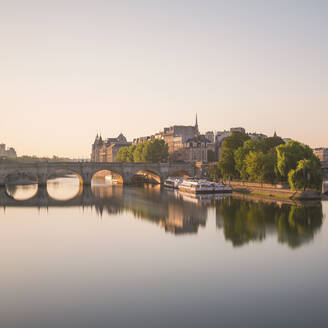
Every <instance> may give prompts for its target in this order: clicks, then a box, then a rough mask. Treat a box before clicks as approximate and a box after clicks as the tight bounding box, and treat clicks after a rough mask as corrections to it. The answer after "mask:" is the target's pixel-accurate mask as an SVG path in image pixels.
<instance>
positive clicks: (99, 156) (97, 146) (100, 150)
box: [91, 133, 131, 162]
mask: <svg viewBox="0 0 328 328" xmlns="http://www.w3.org/2000/svg"><path fill="white" fill-rule="evenodd" d="M130 145H131V142H127V140H126V138H125V136H124V135H123V134H122V133H121V134H120V135H119V136H118V137H117V138H107V139H106V140H103V139H102V137H101V136H98V134H97V136H96V139H95V141H94V143H93V144H92V150H91V162H115V159H116V156H117V153H118V151H119V149H120V148H122V147H127V146H130Z"/></svg>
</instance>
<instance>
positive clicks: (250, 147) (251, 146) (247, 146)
mask: <svg viewBox="0 0 328 328" xmlns="http://www.w3.org/2000/svg"><path fill="white" fill-rule="evenodd" d="M264 150H265V146H264V142H263V139H250V140H247V141H245V142H244V144H243V145H242V146H241V147H239V148H238V149H236V150H235V151H234V160H235V169H236V171H238V173H239V176H240V177H241V178H242V179H243V180H248V174H247V165H246V161H245V158H246V156H247V155H248V154H249V153H250V152H251V151H253V152H258V151H262V152H264Z"/></svg>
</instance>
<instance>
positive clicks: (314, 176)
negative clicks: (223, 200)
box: [209, 132, 322, 190]
mask: <svg viewBox="0 0 328 328" xmlns="http://www.w3.org/2000/svg"><path fill="white" fill-rule="evenodd" d="M209 175H210V177H211V178H212V179H218V178H219V177H223V178H225V179H236V180H244V181H252V182H259V183H287V182H288V183H289V185H290V187H291V188H292V189H293V190H301V189H303V190H305V189H307V188H311V189H317V190H321V185H322V175H321V163H320V160H319V159H318V157H317V156H315V155H314V153H313V151H312V149H311V148H310V147H309V146H307V145H304V144H302V143H300V142H297V141H294V140H291V141H288V142H287V143H285V142H284V141H283V140H282V139H281V138H280V137H270V138H265V139H251V138H250V137H249V136H248V135H246V134H245V133H241V132H233V133H232V134H231V136H229V137H227V138H225V140H224V141H223V144H222V152H221V154H220V160H219V162H218V164H217V165H212V166H210V168H209Z"/></svg>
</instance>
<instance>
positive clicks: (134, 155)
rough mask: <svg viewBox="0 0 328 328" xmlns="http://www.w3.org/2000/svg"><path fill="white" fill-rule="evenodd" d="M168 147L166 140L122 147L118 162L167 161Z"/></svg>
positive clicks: (117, 158)
mask: <svg viewBox="0 0 328 328" xmlns="http://www.w3.org/2000/svg"><path fill="white" fill-rule="evenodd" d="M167 158H168V147H167V144H165V142H164V140H157V139H155V140H148V141H144V142H141V143H139V144H138V145H131V146H129V147H122V148H120V149H119V151H118V154H117V157H116V161H117V162H151V163H159V162H164V161H167Z"/></svg>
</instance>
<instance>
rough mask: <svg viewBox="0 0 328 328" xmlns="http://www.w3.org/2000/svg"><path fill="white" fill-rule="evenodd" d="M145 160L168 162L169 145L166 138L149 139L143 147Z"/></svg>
mask: <svg viewBox="0 0 328 328" xmlns="http://www.w3.org/2000/svg"><path fill="white" fill-rule="evenodd" d="M142 152H143V159H144V161H145V162H151V163H159V162H166V161H167V159H168V156H169V152H168V146H167V144H166V143H165V142H164V140H158V139H153V140H148V141H146V142H145V144H144V147H143V149H142Z"/></svg>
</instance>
